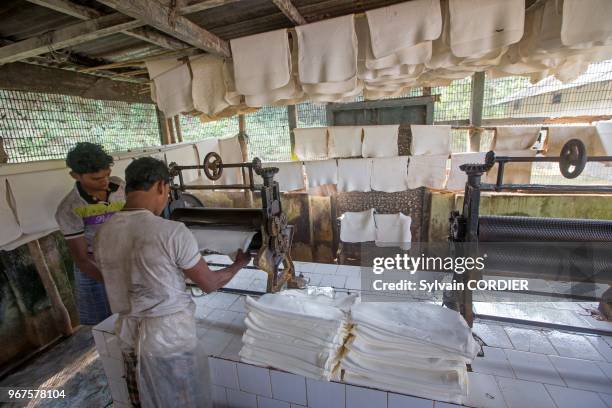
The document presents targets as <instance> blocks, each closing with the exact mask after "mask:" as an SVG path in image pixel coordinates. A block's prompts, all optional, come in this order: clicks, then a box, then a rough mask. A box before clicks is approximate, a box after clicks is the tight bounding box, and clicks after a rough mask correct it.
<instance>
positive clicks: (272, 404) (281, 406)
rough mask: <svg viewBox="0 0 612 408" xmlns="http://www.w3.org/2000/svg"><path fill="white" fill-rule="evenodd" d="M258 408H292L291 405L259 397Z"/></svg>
mask: <svg viewBox="0 0 612 408" xmlns="http://www.w3.org/2000/svg"><path fill="white" fill-rule="evenodd" d="M257 408H290V407H289V403H288V402H285V401H279V400H275V399H272V398H266V397H262V396H261V395H258V396H257Z"/></svg>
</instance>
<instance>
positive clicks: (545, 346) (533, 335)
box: [505, 327, 557, 355]
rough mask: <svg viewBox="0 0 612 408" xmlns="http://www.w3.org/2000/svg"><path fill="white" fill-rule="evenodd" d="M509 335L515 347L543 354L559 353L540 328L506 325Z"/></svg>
mask: <svg viewBox="0 0 612 408" xmlns="http://www.w3.org/2000/svg"><path fill="white" fill-rule="evenodd" d="M505 330H506V333H507V334H508V337H510V341H511V342H512V345H513V346H514V348H515V349H517V350H520V351H530V352H532V353H541V354H551V355H554V354H557V351H556V350H555V348H554V347H553V346H552V344H550V342H549V341H548V339H547V338H546V336H545V335H544V334H543V333H542V332H541V331H539V330H531V329H523V328H520V327H505Z"/></svg>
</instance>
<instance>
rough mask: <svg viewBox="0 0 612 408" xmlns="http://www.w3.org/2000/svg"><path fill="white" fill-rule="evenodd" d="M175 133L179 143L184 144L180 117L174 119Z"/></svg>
mask: <svg viewBox="0 0 612 408" xmlns="http://www.w3.org/2000/svg"><path fill="white" fill-rule="evenodd" d="M174 132H175V134H176V139H177V142H178V143H183V132H181V118H180V116H179V115H176V116H175V117H174Z"/></svg>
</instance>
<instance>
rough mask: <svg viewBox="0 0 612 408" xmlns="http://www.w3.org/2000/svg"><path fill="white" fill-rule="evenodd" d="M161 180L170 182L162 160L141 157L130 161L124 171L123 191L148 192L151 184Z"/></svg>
mask: <svg viewBox="0 0 612 408" xmlns="http://www.w3.org/2000/svg"><path fill="white" fill-rule="evenodd" d="M160 180H162V181H163V182H164V183H169V182H170V171H168V166H166V163H165V162H163V161H162V160H157V159H154V158H153V157H141V158H140V159H136V160H134V161H132V162H131V163H130V164H129V165H128V166H127V168H126V169H125V191H126V192H128V193H130V192H132V191H148V190H149V189H150V188H151V187H152V186H153V184H155V183H157V182H158V181H160Z"/></svg>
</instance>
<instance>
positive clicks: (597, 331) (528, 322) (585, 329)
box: [474, 313, 612, 336]
mask: <svg viewBox="0 0 612 408" xmlns="http://www.w3.org/2000/svg"><path fill="white" fill-rule="evenodd" d="M474 317H476V318H477V319H482V320H492V321H496V322H502V323H512V324H524V325H527V326H538V327H545V328H547V329H554V330H565V331H570V332H576V333H585V334H597V335H599V336H609V335H610V334H611V333H612V331H609V330H601V329H594V328H590V327H576V326H569V325H566V324H558V323H549V322H541V321H536V320H524V319H517V318H514V317H504V316H493V315H486V314H478V313H476V314H475V315H474Z"/></svg>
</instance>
